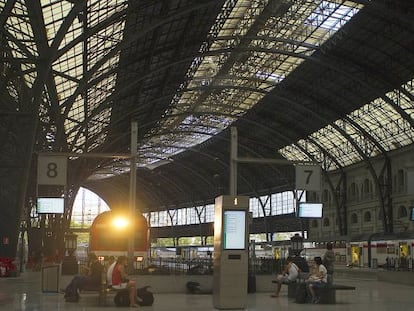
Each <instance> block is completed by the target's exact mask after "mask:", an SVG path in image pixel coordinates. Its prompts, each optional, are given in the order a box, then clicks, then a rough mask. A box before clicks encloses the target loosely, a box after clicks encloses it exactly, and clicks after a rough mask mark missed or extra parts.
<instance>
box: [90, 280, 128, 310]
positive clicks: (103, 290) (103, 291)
mask: <svg viewBox="0 0 414 311" xmlns="http://www.w3.org/2000/svg"><path fill="white" fill-rule="evenodd" d="M122 291H128V289H127V288H123V289H115V288H112V287H108V286H106V284H102V285H101V286H99V287H86V288H83V289H82V293H97V294H98V304H99V306H106V305H107V303H106V302H107V297H108V295H110V294H117V293H118V292H122Z"/></svg>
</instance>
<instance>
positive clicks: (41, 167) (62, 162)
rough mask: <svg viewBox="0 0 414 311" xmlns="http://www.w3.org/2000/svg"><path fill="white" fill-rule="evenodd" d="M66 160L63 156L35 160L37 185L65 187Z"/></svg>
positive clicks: (41, 157) (43, 157)
mask: <svg viewBox="0 0 414 311" xmlns="http://www.w3.org/2000/svg"><path fill="white" fill-rule="evenodd" d="M66 166H67V159H66V157H64V156H43V155H39V157H38V159H37V184H38V185H63V186H64V185H66V174H67V173H66V170H67V168H66Z"/></svg>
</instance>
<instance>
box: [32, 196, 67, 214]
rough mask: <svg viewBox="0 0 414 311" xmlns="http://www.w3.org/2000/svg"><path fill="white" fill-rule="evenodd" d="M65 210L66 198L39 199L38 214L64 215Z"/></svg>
mask: <svg viewBox="0 0 414 311" xmlns="http://www.w3.org/2000/svg"><path fill="white" fill-rule="evenodd" d="M64 209H65V200H64V198H37V209H36V210H37V213H38V214H63V211H64Z"/></svg>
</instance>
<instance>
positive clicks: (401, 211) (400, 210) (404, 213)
mask: <svg viewBox="0 0 414 311" xmlns="http://www.w3.org/2000/svg"><path fill="white" fill-rule="evenodd" d="M407 216H408V213H407V209H406V208H405V206H403V205H401V206H400V207H399V208H398V218H407Z"/></svg>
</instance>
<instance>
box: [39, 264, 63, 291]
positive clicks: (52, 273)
mask: <svg viewBox="0 0 414 311" xmlns="http://www.w3.org/2000/svg"><path fill="white" fill-rule="evenodd" d="M59 277H60V265H49V266H43V267H42V292H43V293H58V292H59Z"/></svg>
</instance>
